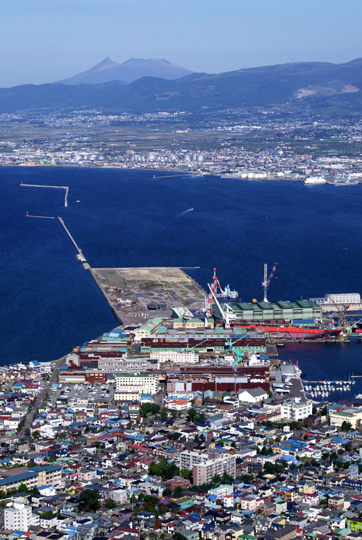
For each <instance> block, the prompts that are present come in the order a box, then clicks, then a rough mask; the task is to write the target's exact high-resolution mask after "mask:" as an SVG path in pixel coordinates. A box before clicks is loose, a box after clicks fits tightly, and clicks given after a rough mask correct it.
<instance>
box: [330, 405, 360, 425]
mask: <svg viewBox="0 0 362 540" xmlns="http://www.w3.org/2000/svg"><path fill="white" fill-rule="evenodd" d="M329 419H330V424H331V426H342V424H343V422H349V423H350V424H351V426H352V428H354V429H356V428H359V427H360V426H361V425H362V407H359V408H352V407H350V408H348V409H340V410H338V411H334V410H333V409H331V410H330V412H329Z"/></svg>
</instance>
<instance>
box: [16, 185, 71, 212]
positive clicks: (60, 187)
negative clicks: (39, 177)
mask: <svg viewBox="0 0 362 540" xmlns="http://www.w3.org/2000/svg"><path fill="white" fill-rule="evenodd" d="M20 186H25V187H40V188H53V189H65V199H64V206H65V207H66V208H67V206H68V193H69V186H44V185H40V184H23V183H21V184H20ZM29 217H32V216H29ZM38 217H40V216H38Z"/></svg>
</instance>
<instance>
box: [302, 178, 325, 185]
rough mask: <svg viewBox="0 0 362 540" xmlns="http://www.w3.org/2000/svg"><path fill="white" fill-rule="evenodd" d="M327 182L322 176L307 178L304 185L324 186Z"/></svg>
mask: <svg viewBox="0 0 362 540" xmlns="http://www.w3.org/2000/svg"><path fill="white" fill-rule="evenodd" d="M326 183H327V180H326V179H325V178H324V177H323V176H309V178H307V179H306V181H305V182H304V184H305V185H306V186H316V185H317V184H326Z"/></svg>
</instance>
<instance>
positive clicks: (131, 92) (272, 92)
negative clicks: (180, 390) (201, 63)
mask: <svg viewBox="0 0 362 540" xmlns="http://www.w3.org/2000/svg"><path fill="white" fill-rule="evenodd" d="M270 106H283V107H286V108H289V109H290V108H292V109H293V110H294V111H303V110H304V111H305V110H311V111H314V112H317V113H318V112H323V113H326V114H327V113H328V114H335V115H341V116H343V115H348V114H361V111H362V59H357V60H354V61H352V62H348V63H345V64H330V63H322V62H301V63H293V64H282V65H275V66H265V67H258V68H250V69H240V70H237V71H231V72H227V73H220V74H216V75H215V74H214V75H208V74H206V73H192V74H191V75H188V76H186V77H182V78H180V79H175V80H167V79H165V78H156V77H142V78H140V79H137V80H135V81H133V82H131V83H130V84H124V82H121V81H115V80H113V81H111V82H103V83H98V84H94V83H93V84H84V83H83V84H78V85H69V84H64V83H54V84H43V85H39V86H34V85H24V86H16V87H14V88H2V89H0V112H15V111H17V110H25V111H34V112H36V111H38V110H44V109H53V110H56V109H65V108H66V109H72V108H73V109H74V108H79V107H87V108H92V107H95V108H97V109H100V110H103V111H104V112H109V111H111V112H113V113H121V112H130V113H143V112H155V111H176V110H182V111H191V112H202V111H203V110H204V109H205V108H206V109H208V110H209V111H210V112H211V111H213V110H218V109H228V108H239V107H270Z"/></svg>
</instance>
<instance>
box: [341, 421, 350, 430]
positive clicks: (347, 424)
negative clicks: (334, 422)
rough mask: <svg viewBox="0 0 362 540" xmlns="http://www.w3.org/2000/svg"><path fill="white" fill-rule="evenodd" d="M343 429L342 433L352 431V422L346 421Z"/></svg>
mask: <svg viewBox="0 0 362 540" xmlns="http://www.w3.org/2000/svg"><path fill="white" fill-rule="evenodd" d="M341 429H342V431H351V429H352V424H351V422H347V421H346V420H344V421H343V423H342V426H341Z"/></svg>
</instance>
